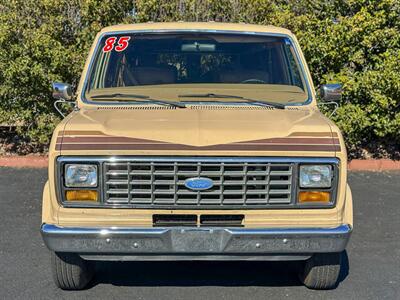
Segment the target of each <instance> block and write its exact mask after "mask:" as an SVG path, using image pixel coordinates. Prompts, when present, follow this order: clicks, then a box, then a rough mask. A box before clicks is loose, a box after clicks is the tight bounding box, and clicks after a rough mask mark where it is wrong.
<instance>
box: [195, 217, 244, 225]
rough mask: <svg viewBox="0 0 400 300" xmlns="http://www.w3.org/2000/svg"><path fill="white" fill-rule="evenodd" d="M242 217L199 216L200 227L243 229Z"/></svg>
mask: <svg viewBox="0 0 400 300" xmlns="http://www.w3.org/2000/svg"><path fill="white" fill-rule="evenodd" d="M243 220H244V215H201V216H200V226H204V227H206V226H210V227H211V226H213V227H218V226H220V227H243Z"/></svg>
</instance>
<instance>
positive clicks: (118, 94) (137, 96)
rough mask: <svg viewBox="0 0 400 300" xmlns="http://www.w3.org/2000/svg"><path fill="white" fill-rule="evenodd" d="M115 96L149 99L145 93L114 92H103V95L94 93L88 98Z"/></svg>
mask: <svg viewBox="0 0 400 300" xmlns="http://www.w3.org/2000/svg"><path fill="white" fill-rule="evenodd" d="M117 97H126V98H137V99H149V98H150V97H149V96H146V95H138V94H121V93H114V94H104V95H94V96H92V97H90V98H94V99H97V98H104V99H106V98H117Z"/></svg>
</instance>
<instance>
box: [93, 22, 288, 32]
mask: <svg viewBox="0 0 400 300" xmlns="http://www.w3.org/2000/svg"><path fill="white" fill-rule="evenodd" d="M134 30H146V31H147V30H150V31H151V30H165V31H174V30H189V31H190V30H194V31H202V30H216V31H237V32H254V33H257V32H259V33H278V34H287V35H292V33H291V32H290V30H288V29H285V28H281V27H276V26H271V25H268V26H265V25H253V24H244V23H221V22H148V23H136V24H120V25H114V26H109V27H105V28H103V29H102V30H101V33H106V32H113V31H134Z"/></svg>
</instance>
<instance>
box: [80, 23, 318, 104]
mask: <svg viewBox="0 0 400 300" xmlns="http://www.w3.org/2000/svg"><path fill="white" fill-rule="evenodd" d="M185 32H188V33H193V32H195V33H196V32H198V33H203V32H204V33H220V34H243V35H262V36H272V37H283V38H287V39H289V41H290V43H291V45H292V46H293V49H294V52H295V54H296V59H297V61H298V63H299V66H300V71H301V73H302V74H301V75H302V76H303V78H304V83H305V86H306V89H307V96H308V97H307V100H306V101H304V102H302V103H292V104H290V103H287V104H285V106H305V105H308V104H311V103H312V100H313V98H312V94H311V88H310V86H311V85H310V82H309V80H308V76H307V74H308V73H307V72H306V69H305V66H304V64H303V61H302V60H301V57H300V53H299V49H298V47H296V44H295V43H294V41H293V39H292V37H291V36H290V35H288V34H285V33H270V32H259V31H237V30H211V29H148V30H122V31H108V32H103V33H101V34H100V35H99V36H98V38H97V43H96V46H95V48H94V50H93V52H92V56H91V58H90V62H89V66H88V68H87V70H86V74H85V79H84V81H83V85H82V90H81V93H80V99H81V101H82V102H83V103H84V104H94V105H99V104H100V105H115V104H116V102H115V101H114V102H113V101H109V102H102V103H99V102H98V101H93V100H88V99H86V97H85V92H86V90H87V86H88V82H89V76H90V74H91V73H92V71H93V67H94V62H95V56H96V53H97V51H98V49H99V47H100V41H101V40H102V38H103V37H105V36H108V35H116V34H135V33H152V34H154V33H155V34H157V33H159V34H164V33H185ZM127 105H129V103H127Z"/></svg>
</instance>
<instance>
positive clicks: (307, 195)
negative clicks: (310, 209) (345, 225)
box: [299, 191, 331, 203]
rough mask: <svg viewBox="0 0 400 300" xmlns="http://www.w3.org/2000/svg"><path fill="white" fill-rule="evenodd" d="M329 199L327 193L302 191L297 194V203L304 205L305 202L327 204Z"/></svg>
mask: <svg viewBox="0 0 400 300" xmlns="http://www.w3.org/2000/svg"><path fill="white" fill-rule="evenodd" d="M330 198H331V197H330V193H329V192H317V191H303V192H300V193H299V203H306V202H325V203H329V200H330Z"/></svg>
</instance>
